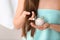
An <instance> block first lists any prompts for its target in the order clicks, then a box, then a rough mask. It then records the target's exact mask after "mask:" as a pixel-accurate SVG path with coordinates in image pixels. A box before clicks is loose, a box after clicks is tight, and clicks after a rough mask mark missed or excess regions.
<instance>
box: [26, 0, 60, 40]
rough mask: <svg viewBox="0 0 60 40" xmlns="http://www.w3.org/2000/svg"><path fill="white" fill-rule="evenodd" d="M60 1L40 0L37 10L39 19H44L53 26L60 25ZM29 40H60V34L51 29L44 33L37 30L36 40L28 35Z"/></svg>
mask: <svg viewBox="0 0 60 40" xmlns="http://www.w3.org/2000/svg"><path fill="white" fill-rule="evenodd" d="M59 2H60V0H40V3H39V8H38V10H37V12H38V17H42V16H43V17H44V20H45V21H46V22H49V23H52V24H60V21H59V20H60V19H59V17H60V3H59ZM27 40H60V32H57V31H55V30H51V29H49V28H48V29H45V30H43V31H41V30H39V29H36V32H35V35H34V39H33V38H32V37H31V36H30V32H28V34H27Z"/></svg>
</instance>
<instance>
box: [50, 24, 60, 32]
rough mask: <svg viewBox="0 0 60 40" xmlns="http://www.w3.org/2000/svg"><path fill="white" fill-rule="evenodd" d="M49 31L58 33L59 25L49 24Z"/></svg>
mask: <svg viewBox="0 0 60 40" xmlns="http://www.w3.org/2000/svg"><path fill="white" fill-rule="evenodd" d="M50 29H53V30H56V31H58V32H60V25H59V24H51V25H50Z"/></svg>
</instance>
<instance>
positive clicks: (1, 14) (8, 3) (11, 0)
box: [0, 0, 18, 29]
mask: <svg viewBox="0 0 60 40" xmlns="http://www.w3.org/2000/svg"><path fill="white" fill-rule="evenodd" d="M17 2H18V0H0V24H1V25H3V26H5V27H7V28H9V29H13V28H14V27H13V22H12V21H13V16H14V14H15V11H16V7H17Z"/></svg>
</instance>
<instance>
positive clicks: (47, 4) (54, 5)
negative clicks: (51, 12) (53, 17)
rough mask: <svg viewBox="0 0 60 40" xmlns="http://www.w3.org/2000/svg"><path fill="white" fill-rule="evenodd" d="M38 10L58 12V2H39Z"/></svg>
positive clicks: (58, 0)
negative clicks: (55, 10) (54, 10)
mask: <svg viewBox="0 0 60 40" xmlns="http://www.w3.org/2000/svg"><path fill="white" fill-rule="evenodd" d="M38 8H39V9H57V10H60V0H40V2H39V7H38Z"/></svg>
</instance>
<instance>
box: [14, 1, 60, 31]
mask: <svg viewBox="0 0 60 40" xmlns="http://www.w3.org/2000/svg"><path fill="white" fill-rule="evenodd" d="M23 6H24V0H18V7H17V11H16V15H15V17H14V20H13V23H14V26H15V28H17V29H20V28H22V27H23V26H24V24H25V21H26V15H30V13H29V12H26V11H23V9H24V7H23ZM38 8H39V9H53V10H60V0H40V2H39V7H38ZM32 14H33V15H32V17H31V18H29V20H32V19H33V18H34V12H32ZM30 25H31V26H32V27H34V28H37V29H40V30H45V29H46V28H50V29H53V30H55V31H57V32H60V25H58V24H49V23H45V24H43V25H42V26H40V27H37V26H36V25H35V24H34V23H32V22H31V23H30ZM48 26H49V27H48Z"/></svg>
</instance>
